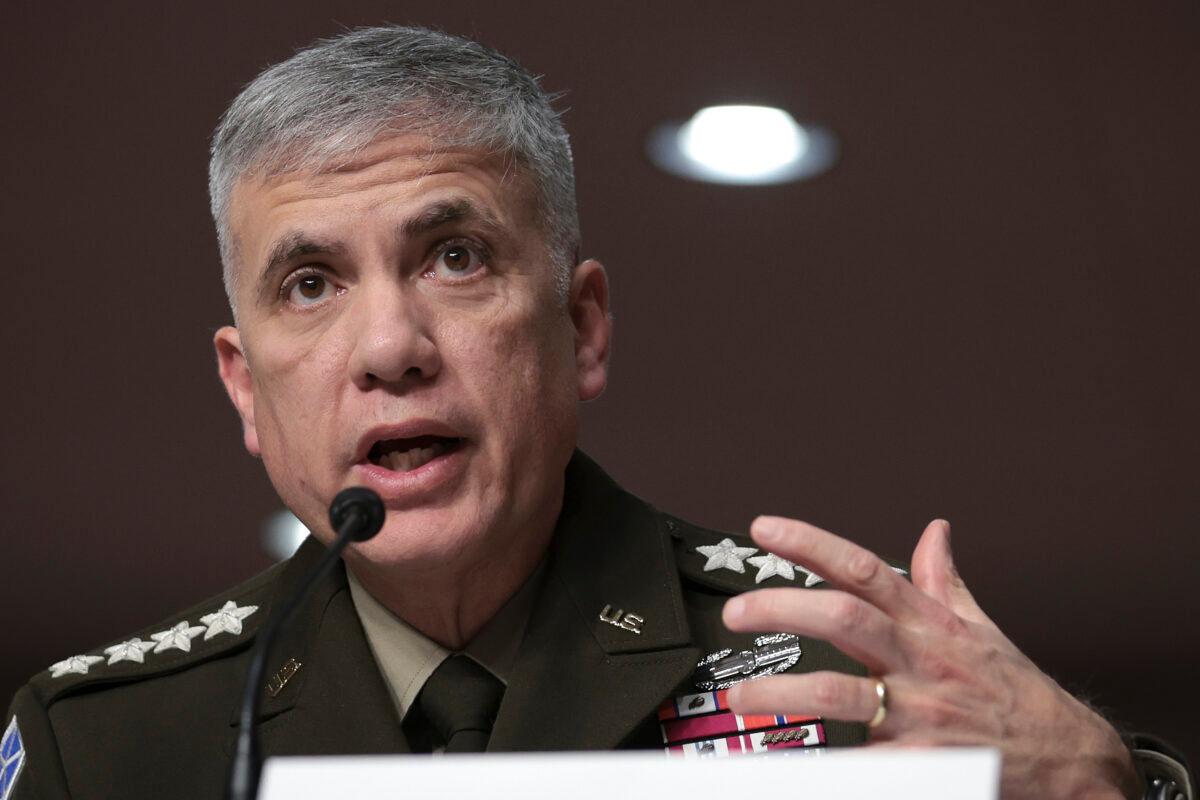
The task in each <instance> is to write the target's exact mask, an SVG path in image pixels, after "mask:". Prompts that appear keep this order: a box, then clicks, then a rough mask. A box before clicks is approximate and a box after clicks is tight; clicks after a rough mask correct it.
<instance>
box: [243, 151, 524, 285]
mask: <svg viewBox="0 0 1200 800" xmlns="http://www.w3.org/2000/svg"><path fill="white" fill-rule="evenodd" d="M455 202H457V203H459V204H462V203H464V202H465V204H466V205H468V206H469V207H470V208H471V209H472V210H473V211H475V212H478V213H479V214H481V215H482V216H485V217H488V218H490V219H491V220H492V221H493V222H495V223H496V224H497V225H499V226H502V227H504V228H506V229H507V230H509V231H510V232H511V233H513V234H514V235H522V236H524V235H540V231H538V225H537V223H538V219H539V214H538V203H537V194H536V191H535V190H534V187H533V184H532V181H531V180H530V179H529V178H528V175H527V174H526V171H525V170H524V169H522V168H520V167H519V166H517V165H515V164H513V163H512V160H511V159H510V158H508V157H506V156H504V155H502V154H497V153H494V152H489V151H485V150H482V149H474V148H465V147H447V146H445V145H442V144H440V143H438V142H437V141H436V140H433V139H430V138H428V137H425V136H415V135H406V136H397V137H392V138H388V139H383V140H380V141H376V142H374V143H372V144H371V145H369V146H367V147H365V148H363V149H362V150H361V151H359V152H358V153H356V154H355V156H354V157H353V159H351V160H348V161H346V162H344V163H339V164H338V165H337V166H336V168H331V169H309V170H298V171H293V172H285V173H281V174H267V175H262V174H256V173H252V174H250V175H247V176H244V177H243V178H242V179H240V180H239V181H238V182H237V183H236V184H235V185H234V188H233V191H232V193H231V195H230V205H229V229H230V233H231V238H232V241H233V244H234V248H235V252H236V254H237V262H238V263H239V265H240V268H239V270H240V271H241V272H243V273H250V274H253V273H255V272H257V271H259V270H261V269H262V267H263V264H262V257H263V255H264V254H265V253H266V252H267V251H268V250H270V249H271V247H272V246H273V244H277V243H278V240H279V239H280V238H283V237H288V236H292V235H294V234H295V232H296V231H297V230H303V231H304V232H306V233H312V234H313V235H321V234H324V235H327V236H328V235H333V234H335V233H339V232H344V231H345V230H347V228H350V229H355V228H358V229H361V228H362V222H363V220H364V219H366V218H367V217H368V216H369V217H373V218H378V219H389V218H395V221H396V222H397V223H399V222H400V221H401V218H403V217H405V216H406V215H412V214H418V213H420V211H421V210H422V209H428V208H430V207H433V206H437V205H439V204H440V205H442V206H445V205H447V204H454V203H455Z"/></svg>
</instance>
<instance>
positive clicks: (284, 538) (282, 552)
mask: <svg viewBox="0 0 1200 800" xmlns="http://www.w3.org/2000/svg"><path fill="white" fill-rule="evenodd" d="M307 536H308V528H306V527H305V526H304V523H303V522H301V521H300V520H299V519H297V518H296V515H295V514H293V513H292V512H291V511H288V510H287V509H286V508H285V509H282V510H280V511H276V512H275V513H274V514H272V515H271V516H269V517H267V520H266V522H264V523H263V527H262V547H263V550H265V551H267V555H269V556H270V557H271V558H273V559H275V560H276V561H283V560H284V559H285V558H291V557H292V554H294V553H295V552H296V550H297V549H298V548H299V547H300V543H301V542H303V541H304V540H305V538H307Z"/></svg>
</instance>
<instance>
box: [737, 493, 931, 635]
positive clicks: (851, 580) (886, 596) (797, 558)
mask: <svg viewBox="0 0 1200 800" xmlns="http://www.w3.org/2000/svg"><path fill="white" fill-rule="evenodd" d="M750 535H751V536H752V537H753V538H754V541H755V542H757V543H758V544H759V545H760V546H762V547H763V548H765V549H767V550H769V551H770V552H772V553H775V554H776V555H779V556H782V557H783V558H786V559H788V560H789V561H792V562H794V563H796V564H800V565H802V566H804V567H805V568H806V569H809V570H812V571H814V572H816V573H817V574H819V575H820V576H821V577H822V578H824V579H825V580H826V581H828V582H829V583H831V584H833V585H834V586H836V587H838V588H839V589H843V590H845V591H847V592H849V593H851V594H853V595H855V596H857V597H861V598H862V599H863V600H866V601H867V602H868V603H870V604H871V605H873V606H876V607H877V608H879V609H881V610H882V611H884V612H886V613H887V614H888V615H889V616H891V617H893V618H895V619H897V620H900V621H902V622H904V621H909V620H921V619H928V618H930V617H931V616H932V617H935V618H938V619H939V620H940V619H941V618H942V617H944V616H946V614H947V611H948V610H947V608H946V607H945V606H942V605H941V604H940V603H937V602H935V601H934V600H933V599H932V598H930V597H927V596H926V595H925V594H924V593H923V592H921V591H920V590H918V589H917V588H916V587H914V586H913V585H912V584H910V583H909V582H908V581H906V580H905V579H904V578H902V577H900V575H898V574H896V572H895V571H893V570H892V568H891V567H890V566H889V565H888V564H887V563H886V562H885V561H883V559H881V558H880V557H879V556H877V555H875V554H874V553H872V552H871V551H870V550H867V549H865V548H862V547H859V546H858V545H856V544H854V543H853V542H849V541H847V540H845V539H843V538H841V537H840V536H835V535H834V534H832V533H829V532H828V531H823V530H821V529H820V528H818V527H816V526H814V525H809V524H808V523H806V522H799V521H797V520H791V519H785V518H783V517H759V518H758V519H756V520H754V523H753V524H752V525H751V526H750Z"/></svg>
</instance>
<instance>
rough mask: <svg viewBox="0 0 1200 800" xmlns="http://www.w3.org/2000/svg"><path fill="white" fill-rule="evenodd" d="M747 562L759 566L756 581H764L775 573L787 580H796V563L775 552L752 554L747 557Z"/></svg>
mask: <svg viewBox="0 0 1200 800" xmlns="http://www.w3.org/2000/svg"><path fill="white" fill-rule="evenodd" d="M746 562H747V563H748V564H750V566H752V567H758V574H757V575H755V576H754V582H755V583H762V582H763V581H765V580H766V579H767V578H770V577H771V576H773V575H778V576H779V577H780V578H783V579H784V580H787V581H794V580H796V565H795V564H793V563H792V562H790V561H788V560H787V559H786V558H780V557H779V556H777V555H775V554H774V553H767V554H766V555H765V556H751V557H750V558H747V559H746Z"/></svg>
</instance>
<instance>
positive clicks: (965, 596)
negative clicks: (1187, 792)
mask: <svg viewBox="0 0 1200 800" xmlns="http://www.w3.org/2000/svg"><path fill="white" fill-rule="evenodd" d="M912 578H913V585H914V586H916V587H917V588H918V589H920V590H921V591H922V592H924V593H925V594H927V595H929V596H930V597H932V598H933V599H934V600H937V601H938V602H939V603H941V604H942V605H943V606H945V607H946V608H949V609H950V610H952V611H954V612H955V613H956V614H958V615H959V616H960V617H962V618H964V619H969V620H971V621H972V622H981V623H988V624H990V623H991V620H990V619H988V616H987V615H986V614H984V613H983V610H982V609H980V608H979V605H978V604H977V603H976V602H975V598H974V597H973V596H972V595H971V592H970V591H968V590H967V585H966V584H965V583H964V582H963V579H962V578H961V577H959V575H958V569H957V568H956V567H955V566H954V554H953V553H952V552H951V550H950V523H949V522H946V520H944V519H935V520H934V521H933V522H931V523H929V525H927V526H926V527H925V532H924V533H922V534H921V539H920V541H918V542H917V549H916V550H914V551H913V560H912Z"/></svg>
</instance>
